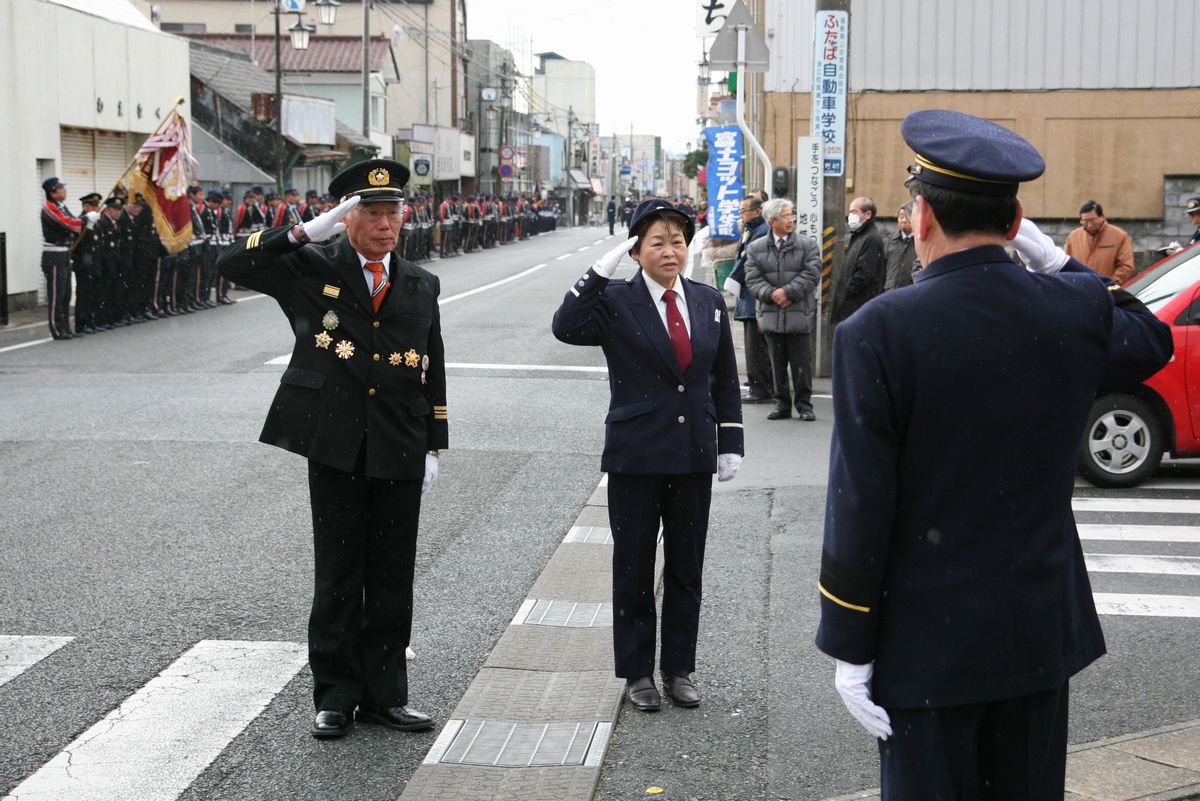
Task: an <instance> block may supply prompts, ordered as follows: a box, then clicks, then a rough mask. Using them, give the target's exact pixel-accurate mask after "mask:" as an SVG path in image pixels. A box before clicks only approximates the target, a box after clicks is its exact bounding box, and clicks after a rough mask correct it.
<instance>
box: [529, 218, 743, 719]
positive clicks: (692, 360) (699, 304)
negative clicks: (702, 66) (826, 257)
mask: <svg viewBox="0 0 1200 801" xmlns="http://www.w3.org/2000/svg"><path fill="white" fill-rule="evenodd" d="M629 231H630V237H631V238H630V239H629V241H627V242H625V243H624V244H622V245H620V246H619V247H617V248H616V249H614V250H612V251H611V252H609V253H608V254H606V255H605V256H604V257H602V258H601V259H600V261H599V262H598V263H597V264H596V265H594V266H593V267H592V268H591V269H589V270H588V271H587V272H586V273H584V275H583V277H582V278H580V279H579V280H578V281H576V282H575V285H574V286H572V287H571V289H570V291H569V292H568V293H567V295H566V296H565V297H564V298H563V302H562V305H561V306H560V307H559V308H558V311H557V312H555V314H554V322H553V326H552V329H553V331H554V336H555V337H557V338H558V339H560V340H562V341H563V342H566V343H568V344H571V345H599V346H600V347H601V348H603V350H604V357H605V359H606V360H607V362H608V375H609V387H610V389H611V391H612V398H611V401H610V404H609V412H608V417H607V418H606V420H605V438H604V456H603V459H602V461H601V469H603V470H605V471H607V472H608V514H609V524H610V526H611V528H612V534H613V546H614V547H613V621H614V622H613V648H614V651H615V656H616V664H615V667H616V674H617V676H618V677H619V678H623V679H625V680H626V694H627V696H628V697H629V700H630V702H631V703H632V704H633V705H634V706H635V707H636V708H638V709H641V710H643V711H654V710H657V709H658V708H659V705H660V703H661V697H660V695H659V692H658V688H657V687H656V686H655V684H654V678H653V673H654V646H655V609H654V555H655V550H656V547H657V541H658V529H659V523H660V521H661V523H662V530H663V551H664V553H665V557H666V566H665V569H664V573H663V583H664V589H663V613H662V651H661V654H660V657H659V668H660V669H661V671H662V674H663V683H664V686H665V688H666V690H667V692H668V693H669V694H670V696H671V698H672V700H673V702H674V703H675V704H676V705H677V706H685V707H694V706H697V705H699V703H700V694H699V692H698V691H697V690H696V687H695V685H694V684H693V682H692V679H691V673H692V672H693V671H694V670H695V668H696V665H695V662H696V634H697V630H698V627H699V621H700V590H701V569H702V567H703V564H704V542H705V537H706V535H707V532H708V510H709V501H710V498H711V495H712V474H713V473H714V472H716V473H717V474H718V478H719V480H721V481H728V480H730V479H732V478H733V477H734V476H735V475H736V474H737V472H738V468H739V467H740V465H741V459H742V453H743V451H742V408H741V401H740V394H741V393H740V388H739V385H738V373H737V363H736V361H735V357H734V351H733V336H732V334H731V333H730V327H729V315H728V313H727V311H726V308H725V300H724V299H723V298H722V297H721V295H720V294H719V293H718V292H717V291H716V290H715V289H713V288H712V287H709V286H706V285H704V284H700V283H697V282H695V281H691V280H688V279H687V278H684V277H683V276H682V273H683V271H684V269H685V268H686V266H687V246H688V243H690V242H691V239H692V234H693V231H694V228H693V226H692V222H691V220H690V219H688V218H687V216H686V215H684V214H681V213H680V212H679V211H677V210H676V209H674V208H673V207H672V206H671V204H670V203H668V202H667V201H665V200H661V199H652V200H647V201H644V202H643V203H642V204H641V205H639V206H638V208H637V210H636V211H635V212H634V214H633V218H632V220H631V221H630V225H629ZM627 251H628V252H629V253H630V254H631V255H632V256H633V258H634V260H636V261H637V262H638V263H639V265H640V266H641V270H640V271H639V272H638V273H637V274H636V275H634V277H633V278H630V279H628V280H625V281H612V280H610V279H611V278H612V276H613V273H614V272H615V271H616V268H617V263H618V262H619V261H620V259H621V256H622V255H623V254H624V253H625V252H627Z"/></svg>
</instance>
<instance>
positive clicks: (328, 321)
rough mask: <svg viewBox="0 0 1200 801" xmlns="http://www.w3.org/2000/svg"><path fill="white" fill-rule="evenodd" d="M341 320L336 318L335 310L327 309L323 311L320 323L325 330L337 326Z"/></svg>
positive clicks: (330, 329)
mask: <svg viewBox="0 0 1200 801" xmlns="http://www.w3.org/2000/svg"><path fill="white" fill-rule="evenodd" d="M341 322H342V321H341V320H339V319H338V316H337V312H335V311H327V312H325V316H324V317H322V318H321V325H323V326H324V327H325V330H326V331H332V330H333V329H335V328H337V327H338V324H339V323H341Z"/></svg>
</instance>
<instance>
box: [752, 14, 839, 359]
mask: <svg viewBox="0 0 1200 801" xmlns="http://www.w3.org/2000/svg"><path fill="white" fill-rule="evenodd" d="M816 2H817V7H816V12H817V13H820V12H822V11H844V12H846V17H847V19H849V16H850V0H816ZM815 27H816V26H815V24H814V31H813V48H814V52H813V57H814V61H815V58H816V48H818V47H819V46H820V45H819V43H818V41H817V38H816V37H817V36H818V35H819V34H818V32H817V31H816V30H815ZM847 30H849V24H847ZM843 47H846V48H848V47H849V44H848V43H843ZM846 63H847V64H849V63H850V54H849V52H847V53H846ZM847 79H848V76H847ZM816 80H818V78H817V76H816V73H815V71H814V74H813V81H814V82H815V81H816ZM848 89H849V87H848V86H847V90H848ZM846 108H847V111H849V109H850V104H849V103H847V104H846ZM847 122H849V120H847ZM810 126H811V127H810V130H811V131H812V135H813V136H816V135H817V133H816V130H817V121H816V120H815V119H812V120H810ZM770 178H771V176H770V175H768V176H767V180H768V181H769V180H770ZM823 184H824V187H823V189H824V204H823V208H822V210H821V219H822V220H823V222H822V225H823V226H824V228H823V230H822V231H821V243H820V244H821V298H822V303H821V306H820V309H821V317H822V319H821V321H820V323H821V325H820V331H821V341H820V343H819V344H818V348H817V350H818V352H819V353H820V354H821V358H820V361H819V363H818V364H817V365H816V375H818V376H822V377H826V376H829V375H831V374H832V372H833V359H832V355H833V325H832V324H831V323H830V322H829V309H830V306H831V305H832V304H831V303H829V302H825V299H826V298H828V299H829V300H832V299H833V297H834V293H835V292H836V291H837V287H838V283H839V281H841V280H842V277H843V269H844V267H845V260H846V246H845V237H846V209H845V205H846V175H845V173H844V172H843V174H842V175H825V176H824V180H823Z"/></svg>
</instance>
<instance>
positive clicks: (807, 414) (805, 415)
mask: <svg viewBox="0 0 1200 801" xmlns="http://www.w3.org/2000/svg"><path fill="white" fill-rule="evenodd" d="M796 416H797V417H799V418H800V419H801V420H803V421H804V422H806V423H811V422H812V421H813V420H816V419H817V416H816V415H815V414H813V413H812V412H811V411H804V412H799V413H797V414H796Z"/></svg>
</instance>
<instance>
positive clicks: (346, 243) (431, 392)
mask: <svg viewBox="0 0 1200 801" xmlns="http://www.w3.org/2000/svg"><path fill="white" fill-rule="evenodd" d="M407 182H408V169H407V168H406V167H404V166H402V165H401V164H398V163H397V162H394V161H390V160H388V159H373V160H369V161H363V162H359V163H358V164H354V165H352V166H351V167H348V168H346V169H345V170H343V171H342V172H340V173H338V174H337V175H336V176H334V179H333V181H332V182H331V183H330V187H329V188H330V191H331V192H332V193H333V194H334V195H336V196H338V197H340V198H342V203H341V204H340V205H339V206H337V207H336V208H334V209H332V210H330V211H328V212H326V213H324V214H322V215H320V216H318V217H317V218H315V219H313V220H311V221H309V222H307V223H304V224H302V225H293V226H284V227H281V228H272V229H269V230H265V231H256V232H254V233H252V234H250V235H249V236H247V237H243V238H241V239H239V240H238V241H237V242H236V243H235V244H234V245H232V246H231V247H230V248H229V249H228V250H226V251H225V252H224V253H223V254H222V255H221V258H220V260H219V261H218V263H217V267H218V269H219V270H220V273H221V275H223V276H224V277H225V278H227V279H229V280H231V281H235V282H237V284H238V285H240V286H245V287H249V288H250V289H255V290H257V291H259V292H262V293H264V294H267V295H270V296H272V297H273V298H275V300H276V301H277V302H278V303H279V305H280V307H281V308H282V309H283V312H284V314H286V315H287V318H288V320H289V322H290V323H291V325H292V330H293V331H294V332H295V335H296V345H295V348H294V350H293V351H292V358H291V361H290V363H289V364H288V368H287V370H285V371H284V373H283V377H282V378H281V379H280V387H279V391H278V392H277V393H276V395H275V400H274V402H273V403H272V404H271V410H270V412H269V413H268V415H267V422H266V425H265V426H264V427H263V431H262V435H261V437H260V439H261V440H262V441H263V442H266V443H269V444H271V445H276V446H278V447H280V448H284V449H286V450H289V451H292V452H293V453H298V454H300V455H301V456H305V457H307V458H308V480H309V497H310V500H311V504H312V514H313V535H314V559H315V567H316V582H315V590H314V595H313V605H312V614H311V617H310V619H309V629H308V636H309V664H310V665H311V667H312V673H313V683H314V687H313V697H314V702H315V705H316V709H317V715H316V718H315V720H314V721H313V728H312V734H313V736H314V737H319V738H328V737H341V736H343V735H345V734H346V733H347V730H348V729H349V726H350V723H351V720H352V717H353V716H354V715H355V710H356V709H357V719H358V720H359V721H366V722H371V723H380V724H383V725H385V726H388V727H390V728H393V729H398V730H402V731H419V730H423V729H428V728H431V727H432V725H433V722H432V721H431V720H430V718H429V716H427V715H424V714H422V713H420V712H417V711H416V710H414V709H411V708H409V707H408V706H407V704H408V680H407V673H406V664H405V649H406V648H407V646H408V640H409V634H410V632H411V628H412V582H413V568H414V562H415V558H416V542H417V524H418V518H419V513H420V509H421V495H422V493H423V492H425V491H426V490H427V489H429V487H430V486H431V485H432V483H433V480H434V479H435V478H436V477H437V453H438V450H440V449H441V448H445V447H446V445H447V409H446V370H445V367H446V365H445V359H444V355H443V351H442V336H441V327H440V323H439V317H438V303H437V297H438V293H439V291H440V284H439V282H438V279H437V278H436V277H435V276H433V275H431V274H430V273H428V272H426V271H425V270H422V269H421V268H420V267H417V266H416V265H414V264H411V263H409V262H406V261H404V260H403V259H401V258H400V257H399V256H398V255H397V254H396V253H395V252H394V250H395V248H396V241H397V238H398V236H399V234H400V221H401V219H402V209H401V207H402V206H403V203H404V194H403V192H402V190H403V187H404V185H405V184H406V183H407ZM343 218H344V219H345V222H344V223H343V222H341V221H342V220H343ZM342 230H345V232H346V236H345V237H342V238H339V239H337V240H336V241H334V242H333V243H332V244H328V245H315V244H308V243H309V241H310V240H312V241H322V240H325V239H327V238H329V237H331V236H333V235H334V234H337V233H339V232H340V231H342Z"/></svg>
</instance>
